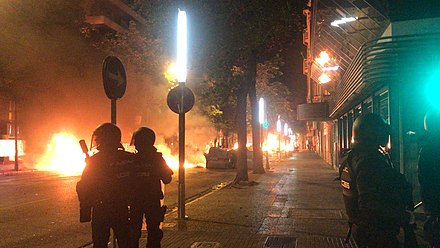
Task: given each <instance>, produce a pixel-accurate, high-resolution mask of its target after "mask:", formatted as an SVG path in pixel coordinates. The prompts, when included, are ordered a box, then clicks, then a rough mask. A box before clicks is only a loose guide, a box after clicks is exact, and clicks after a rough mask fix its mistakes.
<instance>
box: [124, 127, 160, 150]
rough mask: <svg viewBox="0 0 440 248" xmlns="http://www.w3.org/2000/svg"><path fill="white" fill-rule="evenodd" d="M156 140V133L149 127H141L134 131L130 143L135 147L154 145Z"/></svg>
mask: <svg viewBox="0 0 440 248" xmlns="http://www.w3.org/2000/svg"><path fill="white" fill-rule="evenodd" d="M155 141H156V134H155V133H154V131H153V130H151V129H150V128H148V127H140V128H138V129H137V130H136V131H134V133H133V136H132V138H131V142H130V145H134V146H135V147H147V146H153V145H154V142H155Z"/></svg>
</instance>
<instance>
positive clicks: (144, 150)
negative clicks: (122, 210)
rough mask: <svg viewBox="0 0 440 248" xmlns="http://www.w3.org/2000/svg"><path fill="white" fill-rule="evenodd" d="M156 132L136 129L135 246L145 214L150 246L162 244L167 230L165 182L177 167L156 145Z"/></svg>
mask: <svg viewBox="0 0 440 248" xmlns="http://www.w3.org/2000/svg"><path fill="white" fill-rule="evenodd" d="M155 140H156V135H155V133H154V131H153V130H151V129H150V128H147V127H141V128H139V129H137V130H136V131H135V132H134V133H133V137H132V142H131V143H132V145H134V146H135V148H136V151H137V152H136V154H135V160H136V163H135V166H134V171H133V178H134V179H133V183H134V193H133V196H132V201H131V208H130V212H131V214H132V215H131V225H132V234H133V235H134V236H133V237H132V238H131V246H132V247H139V238H140V236H141V228H142V222H143V217H144V216H145V219H146V224H147V246H146V247H148V248H160V247H161V244H160V242H161V240H162V237H163V232H162V230H161V229H160V223H161V222H163V219H164V216H165V211H166V206H162V205H161V199H163V198H164V194H163V192H162V187H161V186H162V185H161V182H163V183H164V184H168V183H170V182H171V179H172V174H173V171H172V170H171V169H170V168H169V167H168V165H167V163H166V162H165V160H164V159H163V157H162V154H161V153H159V152H157V149H156V148H155V147H154V142H155Z"/></svg>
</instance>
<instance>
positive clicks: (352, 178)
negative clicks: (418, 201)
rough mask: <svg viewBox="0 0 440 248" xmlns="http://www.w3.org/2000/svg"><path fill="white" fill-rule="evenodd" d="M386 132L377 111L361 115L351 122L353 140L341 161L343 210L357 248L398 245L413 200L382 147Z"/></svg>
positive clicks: (386, 127) (381, 247) (408, 189)
mask: <svg viewBox="0 0 440 248" xmlns="http://www.w3.org/2000/svg"><path fill="white" fill-rule="evenodd" d="M389 134H390V128H389V125H388V124H387V123H386V122H385V121H384V120H383V119H382V118H381V117H380V116H379V115H377V114H364V115H360V116H359V117H358V118H357V119H356V120H355V122H354V123H353V139H354V143H352V145H351V150H350V151H349V152H348V153H347V155H346V156H347V158H345V159H344V161H345V162H344V164H342V165H341V166H342V168H341V170H340V173H341V175H340V179H341V185H342V187H343V197H344V203H345V208H346V213H347V215H348V218H349V224H350V225H351V227H350V228H351V230H352V232H351V233H352V234H353V238H354V240H355V242H356V244H357V246H358V247H359V248H364V247H368V248H373V247H374V248H376V247H377V248H379V247H380V248H397V247H399V241H398V239H397V236H398V234H399V231H400V226H401V225H403V224H405V223H408V222H409V220H410V217H411V213H410V212H407V211H406V206H407V205H411V204H412V199H411V198H412V196H409V195H411V193H410V192H411V191H410V188H409V184H408V183H407V181H406V180H405V178H404V176H403V175H402V174H400V173H399V172H398V171H397V170H396V169H394V168H393V165H392V163H391V160H390V158H389V156H388V153H387V152H386V150H385V149H384V147H385V146H386V145H387V143H388V137H389ZM408 192H409V195H408Z"/></svg>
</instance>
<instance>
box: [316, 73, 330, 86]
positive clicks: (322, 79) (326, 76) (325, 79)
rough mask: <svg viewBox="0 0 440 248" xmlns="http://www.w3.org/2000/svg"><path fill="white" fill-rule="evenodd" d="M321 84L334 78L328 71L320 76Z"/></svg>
mask: <svg viewBox="0 0 440 248" xmlns="http://www.w3.org/2000/svg"><path fill="white" fill-rule="evenodd" d="M318 80H319V83H320V84H325V83H328V82H330V81H331V80H332V79H331V78H330V77H329V75H327V74H326V73H322V74H321V76H319V78H318Z"/></svg>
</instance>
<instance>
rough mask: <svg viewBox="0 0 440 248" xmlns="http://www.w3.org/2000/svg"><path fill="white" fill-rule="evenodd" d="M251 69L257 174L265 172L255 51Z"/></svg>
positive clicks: (253, 140) (250, 85) (253, 142)
mask: <svg viewBox="0 0 440 248" xmlns="http://www.w3.org/2000/svg"><path fill="white" fill-rule="evenodd" d="M248 66H249V67H248V69H249V74H248V75H249V78H247V80H249V98H250V101H251V114H252V122H251V123H252V124H251V125H252V147H253V164H252V166H253V167H252V169H253V172H254V173H256V174H263V173H265V171H264V167H263V150H262V147H261V146H260V141H261V139H262V137H260V128H261V127H260V126H261V125H260V122H259V118H258V114H259V112H258V102H257V89H256V81H257V60H256V56H255V52H253V53H252V55H251V56H250V59H249V64H248Z"/></svg>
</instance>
